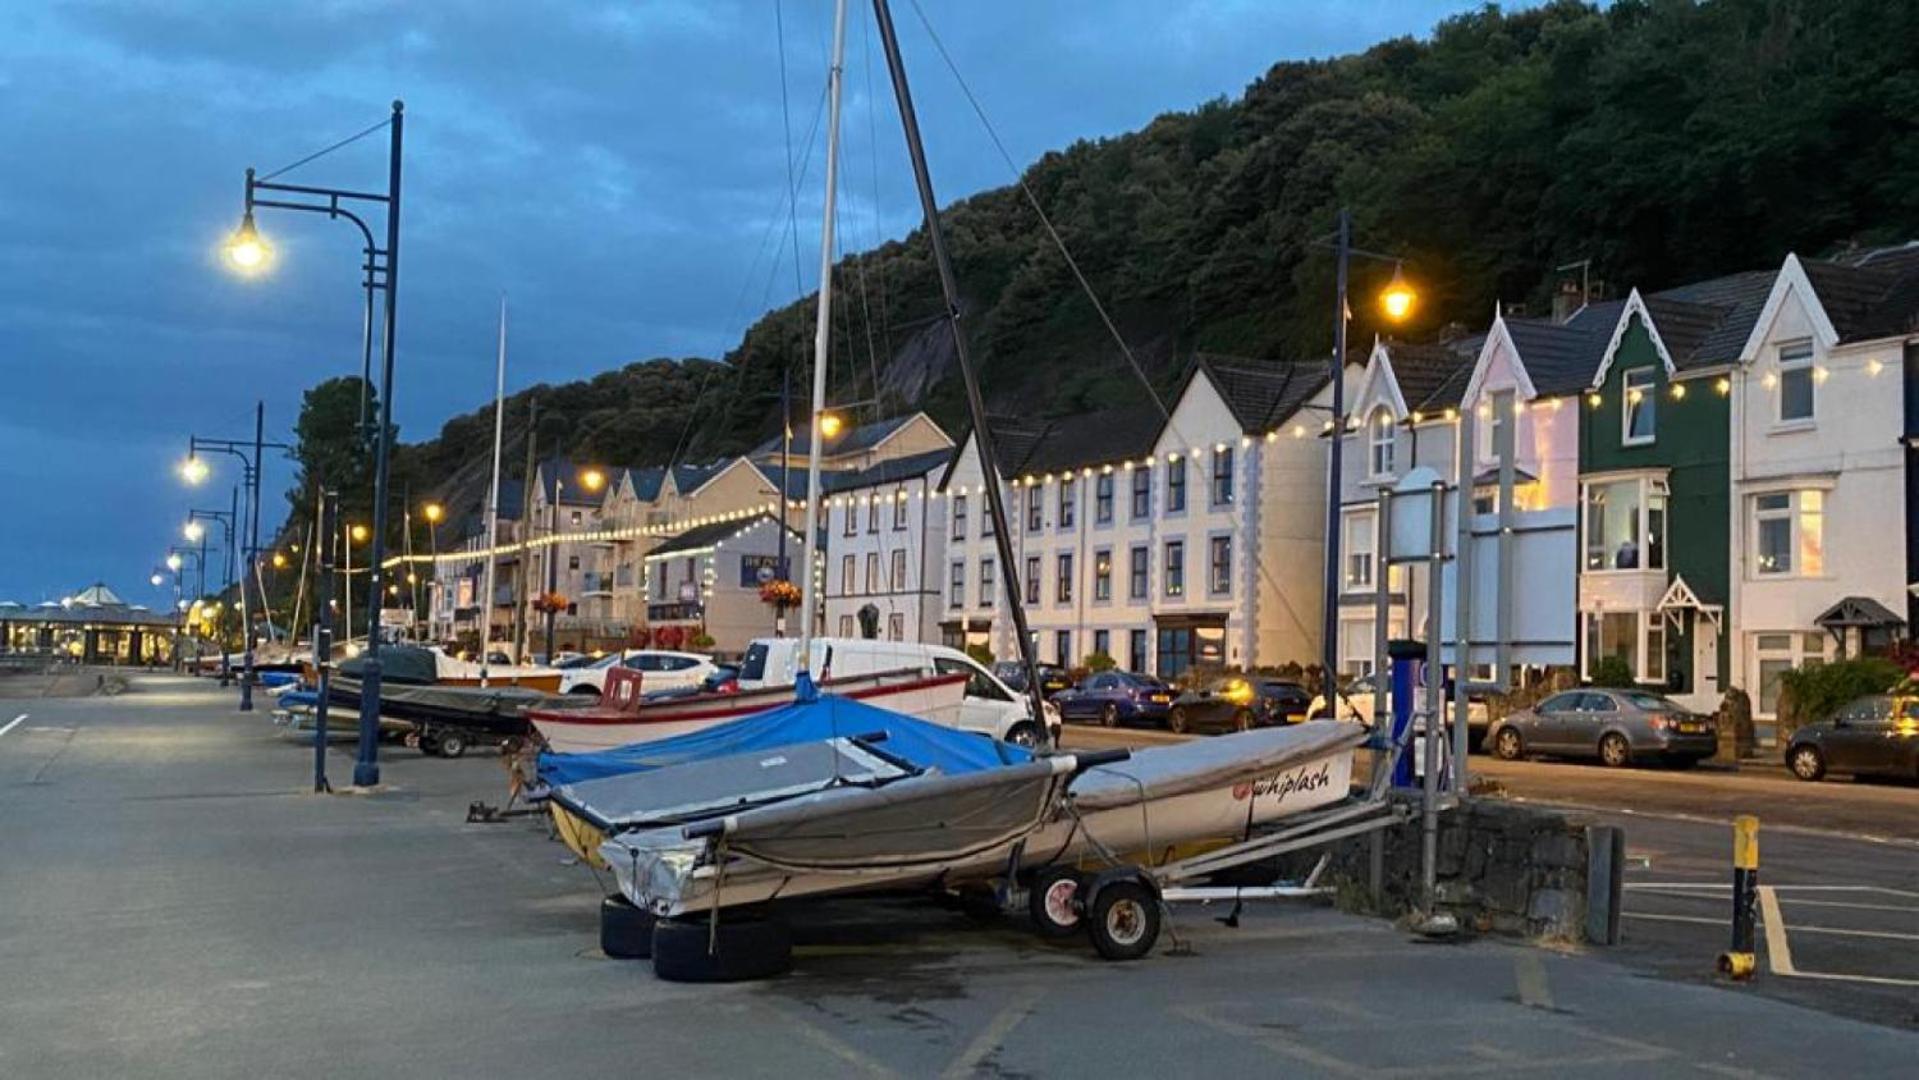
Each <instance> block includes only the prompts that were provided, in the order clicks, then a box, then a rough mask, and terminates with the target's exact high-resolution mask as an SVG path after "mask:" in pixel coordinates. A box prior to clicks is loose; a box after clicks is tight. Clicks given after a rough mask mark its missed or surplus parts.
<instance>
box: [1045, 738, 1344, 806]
mask: <svg viewBox="0 0 1919 1080" xmlns="http://www.w3.org/2000/svg"><path fill="white" fill-rule="evenodd" d="M1365 739H1366V730H1365V729H1364V728H1362V727H1360V726H1359V725H1358V724H1349V723H1346V722H1344V721H1340V720H1314V721H1310V722H1308V723H1304V724H1292V725H1288V726H1286V727H1271V728H1258V729H1256V730H1253V731H1246V732H1240V733H1239V734H1236V735H1232V736H1223V737H1220V738H1213V739H1194V740H1192V741H1190V742H1185V743H1181V744H1180V745H1179V746H1177V747H1159V748H1155V749H1154V751H1153V752H1152V753H1151V754H1145V755H1139V756H1135V757H1134V758H1132V759H1131V760H1129V761H1123V762H1121V763H1119V764H1117V765H1102V766H1100V767H1099V768H1096V769H1089V770H1087V772H1085V773H1084V774H1083V775H1081V776H1080V777H1079V778H1078V779H1076V780H1074V781H1073V785H1072V787H1071V788H1070V789H1069V790H1068V791H1067V796H1068V798H1070V799H1071V800H1072V802H1073V805H1074V807H1076V808H1077V809H1079V810H1081V811H1082V812H1091V811H1095V810H1108V809H1111V808H1113V807H1116V806H1128V805H1131V804H1133V803H1139V802H1148V801H1152V800H1157V799H1166V798H1172V797H1174V796H1177V795H1185V794H1188V793H1190V792H1195V791H1206V790H1208V789H1211V788H1216V787H1219V786H1221V785H1223V784H1227V783H1232V782H1235V781H1238V780H1258V779H1264V778H1266V777H1272V778H1273V779H1274V780H1275V781H1278V780H1279V779H1280V778H1279V775H1278V774H1280V773H1282V772H1284V771H1285V770H1287V769H1288V768H1290V767H1292V766H1294V765H1297V764H1299V763H1301V762H1304V761H1308V760H1311V759H1313V758H1318V757H1323V756H1325V755H1327V754H1331V753H1334V752H1336V751H1339V750H1344V749H1347V748H1349V747H1353V746H1357V745H1359V744H1360V743H1362V742H1364V741H1365Z"/></svg>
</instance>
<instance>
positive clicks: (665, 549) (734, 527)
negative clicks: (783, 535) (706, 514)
mask: <svg viewBox="0 0 1919 1080" xmlns="http://www.w3.org/2000/svg"><path fill="white" fill-rule="evenodd" d="M772 520H773V515H771V514H755V515H754V516H752V517H748V518H740V519H738V520H736V521H714V522H709V523H708V524H705V525H695V526H693V527H692V528H690V529H688V530H686V531H685V532H683V533H681V534H680V535H678V536H674V537H669V538H667V539H666V540H663V541H661V542H660V544H659V545H658V546H656V547H654V549H653V550H652V551H649V552H647V553H646V555H645V556H644V558H646V559H657V558H660V557H662V556H667V555H674V554H677V553H679V552H683V551H702V550H704V549H706V548H710V547H712V546H713V545H714V544H719V543H724V542H726V541H728V540H731V539H732V538H734V537H735V536H738V535H739V534H741V533H743V532H745V531H746V530H748V529H750V528H752V527H753V526H755V525H758V524H759V523H760V522H762V521H772ZM786 531H787V532H788V533H789V534H790V535H791V536H792V537H793V538H794V539H795V540H798V539H799V538H800V534H799V531H798V530H797V529H787V530H786Z"/></svg>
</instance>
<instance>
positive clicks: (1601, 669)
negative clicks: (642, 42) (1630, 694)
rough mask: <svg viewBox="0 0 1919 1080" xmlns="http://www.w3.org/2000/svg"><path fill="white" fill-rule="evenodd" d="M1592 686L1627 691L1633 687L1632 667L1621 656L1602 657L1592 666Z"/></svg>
mask: <svg viewBox="0 0 1919 1080" xmlns="http://www.w3.org/2000/svg"><path fill="white" fill-rule="evenodd" d="M1593 685H1594V686H1613V687H1619V688H1621V689H1629V688H1631V687H1632V685H1633V678H1632V665H1631V664H1628V663H1627V662H1626V658H1625V657H1623V656H1607V657H1603V658H1602V659H1601V660H1600V661H1599V663H1597V664H1595V665H1593Z"/></svg>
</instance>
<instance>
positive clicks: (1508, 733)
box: [1493, 727, 1526, 761]
mask: <svg viewBox="0 0 1919 1080" xmlns="http://www.w3.org/2000/svg"><path fill="white" fill-rule="evenodd" d="M1493 754H1494V756H1496V757H1498V758H1499V759H1500V760H1501V761H1518V760H1519V759H1520V758H1522V757H1525V756H1526V740H1525V739H1523V738H1521V737H1520V734H1519V732H1517V731H1514V730H1513V729H1512V728H1509V727H1508V728H1500V729H1499V734H1498V735H1495V736H1493Z"/></svg>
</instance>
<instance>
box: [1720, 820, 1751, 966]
mask: <svg viewBox="0 0 1919 1080" xmlns="http://www.w3.org/2000/svg"><path fill="white" fill-rule="evenodd" d="M1758 904H1759V819H1758V818H1756V817H1754V816H1752V815H1751V814H1741V815H1739V816H1738V817H1736V818H1734V819H1733V820H1732V948H1731V949H1730V950H1729V951H1727V952H1723V953H1720V954H1719V973H1720V974H1721V975H1724V976H1726V977H1727V978H1729V979H1737V980H1740V981H1744V980H1746V979H1750V978H1752V974H1753V971H1754V970H1756V969H1757V967H1758V962H1757V961H1756V960H1754V958H1753V951H1752V937H1753V923H1754V921H1755V919H1754V916H1755V913H1756V909H1757V907H1758Z"/></svg>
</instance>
